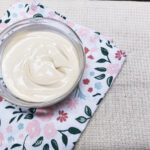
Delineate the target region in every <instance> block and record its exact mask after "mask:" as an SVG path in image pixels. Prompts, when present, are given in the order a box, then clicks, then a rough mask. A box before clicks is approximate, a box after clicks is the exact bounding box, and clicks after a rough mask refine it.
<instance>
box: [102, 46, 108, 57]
mask: <svg viewBox="0 0 150 150" xmlns="http://www.w3.org/2000/svg"><path fill="white" fill-rule="evenodd" d="M101 52H102V54H103V55H105V56H108V51H107V49H106V48H104V47H101Z"/></svg>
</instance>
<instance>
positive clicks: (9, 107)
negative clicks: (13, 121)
mask: <svg viewBox="0 0 150 150" xmlns="http://www.w3.org/2000/svg"><path fill="white" fill-rule="evenodd" d="M5 108H6V109H15V107H14V106H6V107H5Z"/></svg>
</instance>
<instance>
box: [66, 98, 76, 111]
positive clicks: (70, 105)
mask: <svg viewBox="0 0 150 150" xmlns="http://www.w3.org/2000/svg"><path fill="white" fill-rule="evenodd" d="M78 103H79V100H78V99H75V100H71V99H69V100H68V101H67V102H66V104H67V107H68V108H70V109H71V110H72V109H76V108H77V105H78Z"/></svg>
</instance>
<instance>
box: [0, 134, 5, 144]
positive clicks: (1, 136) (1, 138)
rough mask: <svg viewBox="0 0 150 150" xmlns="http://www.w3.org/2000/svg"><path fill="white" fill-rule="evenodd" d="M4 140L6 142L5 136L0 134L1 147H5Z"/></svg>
mask: <svg viewBox="0 0 150 150" xmlns="http://www.w3.org/2000/svg"><path fill="white" fill-rule="evenodd" d="M3 140H4V136H3V134H2V133H1V132H0V146H2V145H3Z"/></svg>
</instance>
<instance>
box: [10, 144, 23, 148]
mask: <svg viewBox="0 0 150 150" xmlns="http://www.w3.org/2000/svg"><path fill="white" fill-rule="evenodd" d="M20 146H21V144H18V143H16V144H14V145H12V147H11V148H10V149H13V148H16V147H20Z"/></svg>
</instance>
